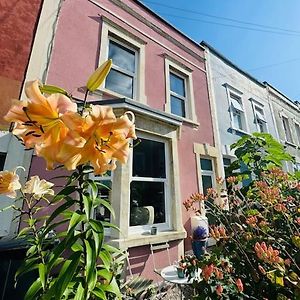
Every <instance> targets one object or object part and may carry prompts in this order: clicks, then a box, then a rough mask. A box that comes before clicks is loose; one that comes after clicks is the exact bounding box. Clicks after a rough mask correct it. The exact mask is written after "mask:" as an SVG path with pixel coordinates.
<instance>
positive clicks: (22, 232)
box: [18, 227, 32, 237]
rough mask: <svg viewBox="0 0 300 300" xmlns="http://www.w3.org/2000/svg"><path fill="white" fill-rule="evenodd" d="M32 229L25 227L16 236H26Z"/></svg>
mask: <svg viewBox="0 0 300 300" xmlns="http://www.w3.org/2000/svg"><path fill="white" fill-rule="evenodd" d="M31 230H32V229H31V228H29V227H25V228H23V229H22V230H20V232H19V233H18V237H21V236H23V235H25V236H27V234H28V232H29V231H31Z"/></svg>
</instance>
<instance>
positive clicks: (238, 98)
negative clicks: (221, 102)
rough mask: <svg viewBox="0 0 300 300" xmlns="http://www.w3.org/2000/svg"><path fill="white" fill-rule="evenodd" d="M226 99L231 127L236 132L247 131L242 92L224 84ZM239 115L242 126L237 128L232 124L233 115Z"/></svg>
mask: <svg viewBox="0 0 300 300" xmlns="http://www.w3.org/2000/svg"><path fill="white" fill-rule="evenodd" d="M225 87H226V94H227V100H228V105H229V114H230V120H231V128H232V129H233V130H235V131H238V132H243V133H247V132H248V125H247V117H246V114H245V107H244V103H243V98H242V95H243V93H242V92H241V91H239V90H237V89H235V88H233V87H231V86H230V85H228V84H225ZM235 114H236V115H239V116H240V118H241V125H242V128H238V127H236V126H235V124H234V115H235Z"/></svg>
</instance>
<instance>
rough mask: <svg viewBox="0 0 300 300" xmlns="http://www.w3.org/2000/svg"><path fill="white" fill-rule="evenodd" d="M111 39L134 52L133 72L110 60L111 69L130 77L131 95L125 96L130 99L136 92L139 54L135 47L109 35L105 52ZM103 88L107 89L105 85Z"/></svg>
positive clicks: (134, 96)
mask: <svg viewBox="0 0 300 300" xmlns="http://www.w3.org/2000/svg"><path fill="white" fill-rule="evenodd" d="M111 41H112V42H114V43H115V44H117V45H120V46H122V47H123V48H125V49H127V50H129V51H131V52H133V53H134V62H135V66H134V67H135V70H134V72H130V71H128V70H126V69H123V68H121V67H119V66H117V65H115V64H114V62H112V66H111V69H112V70H116V71H118V72H119V73H122V74H125V75H126V76H128V77H131V78H132V97H128V96H126V97H128V98H130V99H136V94H137V73H138V64H139V54H138V51H137V50H136V49H135V48H133V47H130V46H129V45H127V44H125V43H124V42H122V41H121V40H118V39H117V38H115V37H112V36H109V37H108V43H107V47H108V48H107V53H109V45H110V42H111ZM104 86H106V80H105V84H104ZM105 89H108V88H106V87H105ZM110 91H112V90H110ZM112 92H114V93H117V92H115V91H112ZM120 95H121V94H120ZM122 96H123V97H124V96H125V95H122Z"/></svg>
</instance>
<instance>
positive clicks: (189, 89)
mask: <svg viewBox="0 0 300 300" xmlns="http://www.w3.org/2000/svg"><path fill="white" fill-rule="evenodd" d="M170 73H173V74H175V75H177V76H179V77H181V78H182V79H184V81H185V90H186V91H185V92H186V96H185V100H184V101H185V117H182V119H183V120H184V121H187V122H191V123H196V124H198V121H197V116H196V112H195V100H194V88H193V78H192V71H188V68H183V66H182V65H181V64H179V63H178V64H177V63H175V60H173V59H172V60H171V59H169V58H168V57H165V76H166V104H165V111H166V112H168V113H171V91H170Z"/></svg>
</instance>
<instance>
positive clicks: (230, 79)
mask: <svg viewBox="0 0 300 300" xmlns="http://www.w3.org/2000/svg"><path fill="white" fill-rule="evenodd" d="M206 49H207V50H206V53H207V63H208V64H209V72H208V73H209V74H208V76H209V77H210V80H211V81H212V93H213V95H212V98H213V100H212V101H214V102H215V106H216V114H217V119H218V134H219V139H220V143H221V146H220V152H221V153H222V155H223V156H227V157H232V158H233V157H234V154H233V153H232V152H231V151H230V145H231V144H233V143H234V142H236V141H237V140H238V139H239V138H240V137H241V136H243V135H244V134H245V133H252V132H257V131H258V128H257V125H256V122H255V113H254V110H253V101H254V102H257V103H259V104H261V105H262V107H263V110H264V115H265V119H266V122H267V130H268V132H269V133H270V134H272V135H273V136H274V137H275V138H278V137H277V132H276V126H275V123H274V117H273V113H272V110H271V107H270V101H269V96H268V91H267V89H266V87H265V85H263V84H262V83H260V82H258V81H257V80H255V79H254V78H252V77H249V76H246V75H245V74H244V72H243V71H242V70H239V69H237V68H235V67H233V66H232V65H231V64H230V63H228V62H227V61H224V60H223V58H222V57H220V56H219V55H218V53H215V52H214V50H211V49H209V47H206ZM227 90H231V91H233V92H237V93H238V92H239V93H240V96H241V99H242V103H243V108H244V112H245V113H244V115H245V121H246V128H245V130H244V131H239V130H234V129H233V127H232V121H231V115H230V106H231V105H230V99H229V97H228V91H227Z"/></svg>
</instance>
